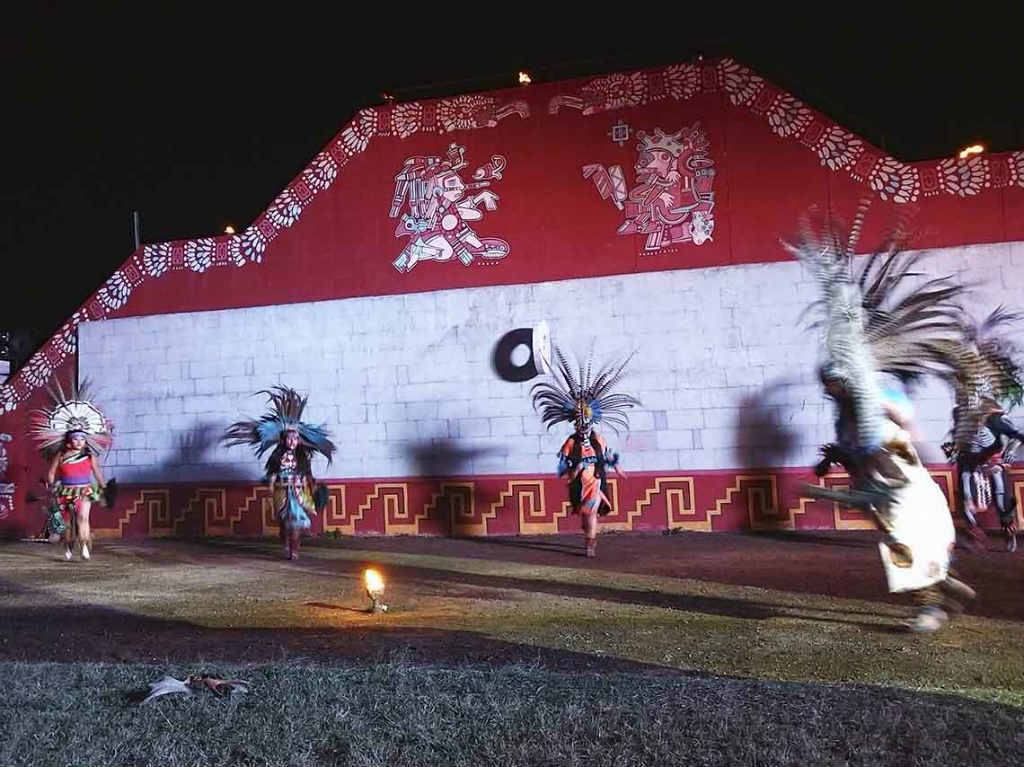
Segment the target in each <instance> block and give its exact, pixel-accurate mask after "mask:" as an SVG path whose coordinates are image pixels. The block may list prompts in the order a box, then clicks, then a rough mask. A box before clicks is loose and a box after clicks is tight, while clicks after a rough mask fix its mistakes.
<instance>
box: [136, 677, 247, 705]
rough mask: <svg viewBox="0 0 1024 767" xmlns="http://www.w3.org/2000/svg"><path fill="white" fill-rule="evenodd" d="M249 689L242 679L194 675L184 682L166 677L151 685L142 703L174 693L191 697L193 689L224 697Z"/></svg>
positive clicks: (245, 691)
mask: <svg viewBox="0 0 1024 767" xmlns="http://www.w3.org/2000/svg"><path fill="white" fill-rule="evenodd" d="M249 687H250V685H249V683H248V682H246V681H244V680H242V679H218V678H217V677H214V676H207V675H205V674H192V675H191V676H188V677H186V678H185V679H184V680H180V679H175V678H174V677H173V676H165V677H161V678H160V679H159V680H157V681H156V682H150V683H149V695H147V696H146V698H145V700H143V701H142V704H143V705H145V704H146V703H149V702H150V701H151V700H154V699H156V698H159V697H160V696H161V695H171V694H174V693H184V694H185V695H191V694H192V690H193V689H199V690H209V691H210V692H213V693H216V694H217V695H220V696H221V697H224V696H228V695H231V694H232V693H235V692H239V693H247V692H249Z"/></svg>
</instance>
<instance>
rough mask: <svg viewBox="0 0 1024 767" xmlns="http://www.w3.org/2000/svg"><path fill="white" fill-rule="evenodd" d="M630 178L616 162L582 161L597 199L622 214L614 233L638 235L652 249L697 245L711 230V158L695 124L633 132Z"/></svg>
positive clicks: (712, 193)
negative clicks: (671, 130) (629, 181)
mask: <svg viewBox="0 0 1024 767" xmlns="http://www.w3.org/2000/svg"><path fill="white" fill-rule="evenodd" d="M636 137H637V140H638V141H639V143H638V144H637V147H636V148H637V160H636V164H635V165H634V167H633V170H634V172H635V174H636V180H635V181H634V183H633V186H632V188H629V186H628V184H627V182H626V176H625V173H624V172H623V170H622V167H621V166H619V165H612V166H611V167H608V168H605V167H604V166H603V165H599V164H591V165H584V166H583V177H584V178H589V179H592V180H593V182H594V185H595V186H596V187H597V191H598V192H599V193H600V195H601V198H602V199H605V200H611V201H612V203H613V204H614V205H615V207H616V208H618V209H619V210H621V211H622V212H623V213H624V214H625V220H624V221H623V222H622V225H621V226H620V227H619V229H618V233H619V234H623V235H626V234H642V235H646V239H645V240H644V251H645V252H648V253H654V252H657V251H659V250H662V249H663V248H667V247H670V246H672V245H677V244H680V243H686V242H692V243H693V244H694V245H702V244H704V243H705V242H708V241H709V240H711V239H712V234H713V233H714V230H715V218H714V214H713V213H712V211H713V209H714V207H715V193H714V191H712V184H713V182H714V178H715V163H714V160H712V159H711V157H710V156H709V154H708V147H709V145H708V139H707V135H706V134H705V133H704V131H703V130H702V129H701V127H700V123H696V124H694V125H693V126H691V127H689V128H680V129H679V130H678V131H676V132H675V133H665V132H664V131H662V130H661V129H660V128H655V129H654V132H653V133H646V132H645V131H637V134H636Z"/></svg>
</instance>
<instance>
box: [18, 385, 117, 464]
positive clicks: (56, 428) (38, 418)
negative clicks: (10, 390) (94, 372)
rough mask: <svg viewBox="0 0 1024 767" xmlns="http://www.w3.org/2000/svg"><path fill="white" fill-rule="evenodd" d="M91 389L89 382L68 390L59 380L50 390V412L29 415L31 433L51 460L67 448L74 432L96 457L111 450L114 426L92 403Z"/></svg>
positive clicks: (71, 386)
mask: <svg viewBox="0 0 1024 767" xmlns="http://www.w3.org/2000/svg"><path fill="white" fill-rule="evenodd" d="M90 388H91V387H90V384H89V381H88V380H85V381H82V382H81V383H80V384H77V383H75V381H74V380H72V381H71V382H70V383H69V385H68V387H67V389H65V388H64V387H63V386H61V383H60V379H58V378H56V377H55V378H54V382H53V386H51V387H49V388H48V390H47V391H48V392H49V394H50V398H51V400H52V405H51V406H50V407H49V408H48V409H39V410H33V411H32V413H31V414H30V415H29V433H30V434H31V436H32V437H33V438H34V439H35V440H36V441H37V442H39V449H40V450H42V452H43V455H44V456H46V457H47V458H49V457H50V456H52V455H53V454H54V453H56V452H58V451H59V450H60V449H61V448H62V447H63V445H64V440H65V439H66V438H67V436H68V434H70V433H80V434H81V435H82V436H83V437H84V438H85V444H86V447H88V448H89V452H91V453H92V454H94V455H102V454H103V453H104V452H105V451H107V450H109V449H110V445H111V443H112V441H113V439H112V437H111V425H110V422H109V421H108V420H107V418H106V416H104V415H103V412H102V411H101V410H100V409H99V408H98V407H96V406H95V405H94V404H93V403H92V402H90V398H91V394H92V392H91V391H90Z"/></svg>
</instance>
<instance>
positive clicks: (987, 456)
mask: <svg viewBox="0 0 1024 767" xmlns="http://www.w3.org/2000/svg"><path fill="white" fill-rule="evenodd" d="M1022 318H1024V315H1022V314H1019V313H1016V312H1009V311H1007V310H1006V309H1004V308H1003V307H1001V306H1000V307H998V308H996V309H995V311H993V312H992V313H991V314H990V315H989V316H988V317H987V318H986V319H985V320H984V321H983V322H981V323H980V324H979V323H976V322H974V321H973V320H971V318H970V317H969V316H967V315H966V314H965V315H963V316H962V318H961V323H962V329H963V335H964V340H965V343H964V346H963V348H962V349H961V350H960V359H959V360H958V364H957V365H956V368H955V371H956V375H954V376H952V377H951V380H950V383H951V385H952V387H953V397H954V402H955V405H954V407H953V428H952V429H951V431H950V436H951V439H950V441H949V442H946V443H945V444H944V445H943V446H942V449H943V450H944V451H945V453H946V456H947V457H948V458H949V459H950V460H951V461H952V462H954V463H955V464H956V469H957V479H958V482H957V491H958V492H957V502H958V505H959V507H960V513H961V514H963V516H964V520H965V521H966V523H967V532H968V535H969V536H970V537H971V540H972V541H973V546H974V548H976V549H978V548H984V541H985V533H984V531H983V530H982V529H981V526H980V525H979V524H978V519H977V514H978V513H979V512H981V511H984V510H985V509H987V508H988V507H989V506H990V505H992V504H993V503H994V504H995V507H996V511H997V513H998V514H999V524H1000V526H1001V527H1002V529H1003V535H1004V537H1005V539H1006V549H1007V551H1016V550H1017V505H1016V499H1015V498H1014V497H1013V496H1012V494H1011V493H1008V492H1007V488H1006V477H1005V474H1006V467H1007V466H1008V465H1009V464H1010V463H1012V461H1013V458H1014V456H1015V454H1016V452H1017V451H1018V449H1019V448H1020V446H1021V443H1022V442H1024V433H1021V431H1020V430H1018V429H1017V428H1016V427H1015V426H1014V425H1013V423H1012V422H1011V421H1010V420H1009V419H1008V418H1006V413H1007V411H1008V410H1009V409H1010V408H1012V407H1013V406H1014V405H1019V404H1020V403H1021V399H1022V394H1024V390H1022V385H1021V370H1020V364H1019V363H1018V362H1017V359H1016V357H1017V356H1018V350H1017V348H1016V347H1015V346H1014V345H1013V343H1012V342H1011V341H1010V340H1009V338H1007V337H1006V335H1005V334H1003V333H1001V332H1000V331H1002V330H1005V328H1006V327H1007V326H1009V325H1011V324H1013V323H1015V322H1018V321H1019V320H1020V319H1022Z"/></svg>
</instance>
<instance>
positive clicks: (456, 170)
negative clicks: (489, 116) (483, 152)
mask: <svg viewBox="0 0 1024 767" xmlns="http://www.w3.org/2000/svg"><path fill="white" fill-rule="evenodd" d="M465 152H466V148H465V147H463V146H459V145H458V144H452V145H451V146H449V147H448V152H447V153H446V154H445V156H444V157H424V156H421V155H417V156H415V157H410V158H409V159H407V160H406V161H405V164H404V165H403V166H402V170H401V171H400V172H399V174H398V175H397V176H395V193H394V197H393V198H392V201H391V211H390V213H389V214H388V215H389V216H390V217H391V218H398V226H397V227H396V228H395V237H408V238H409V242H408V244H407V245H406V246H405V247H404V248H403V249H402V252H401V253H400V254H399V255H398V258H396V259H395V260H394V263H393V266H394V267H395V269H397V270H398V271H399V272H401V273H403V274H404V273H407V272H410V271H412V268H413V267H414V266H416V264H418V263H419V262H420V261H451V260H452V259H453V258H456V259H458V260H459V261H460V262H461V263H462V264H463V266H469V265H470V264H472V263H474V262H475V261H477V259H484V260H485V261H496V260H499V259H502V258H504V257H505V256H507V255H508V253H509V245H508V243H507V242H505V240H502V239H499V238H497V237H480V236H479V235H478V234H477V233H476V231H475V230H474V229H473V228H472V226H471V224H474V223H475V222H477V221H479V220H480V219H482V218H483V217H484V211H488V212H491V211H495V210H497V209H498V200H499V199H500V198H499V197H498V195H497V194H495V193H494V192H493V191H492V190H491V189H490V188H489V187H490V186H491V184H492V183H493V182H495V181H500V180H501V176H502V172H503V171H504V170H505V166H506V165H507V164H508V163H507V161H506V160H505V158H504V157H502V156H501V155H493V156H492V157H491V159H490V160H489V161H488V162H487V163H485V164H484V165H481V166H480V167H479V168H477V169H476V170H475V171H473V180H472V181H471V182H469V183H466V182H465V181H464V180H463V179H462V176H461V175H460V171H462V170H463V169H464V168H466V167H467V163H466V159H465ZM478 190H479V191H478ZM481 207H482V208H483V210H481Z"/></svg>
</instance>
